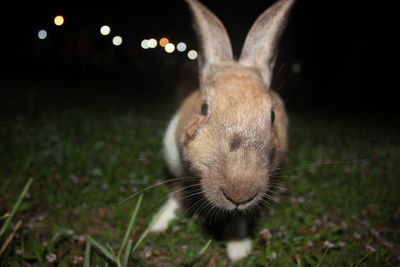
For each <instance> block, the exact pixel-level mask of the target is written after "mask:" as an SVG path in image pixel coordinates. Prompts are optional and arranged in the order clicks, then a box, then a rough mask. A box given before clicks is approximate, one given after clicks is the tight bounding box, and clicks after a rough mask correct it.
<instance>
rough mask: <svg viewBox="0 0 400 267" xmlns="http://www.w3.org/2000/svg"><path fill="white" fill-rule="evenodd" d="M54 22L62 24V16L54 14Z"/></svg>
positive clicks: (58, 24)
mask: <svg viewBox="0 0 400 267" xmlns="http://www.w3.org/2000/svg"><path fill="white" fill-rule="evenodd" d="M54 24H56V25H57V26H61V25H63V24H64V17H63V16H60V15H58V16H56V17H55V18H54Z"/></svg>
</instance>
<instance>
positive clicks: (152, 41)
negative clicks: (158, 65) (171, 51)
mask: <svg viewBox="0 0 400 267" xmlns="http://www.w3.org/2000/svg"><path fill="white" fill-rule="evenodd" d="M147 44H148V46H149V48H155V47H156V46H157V40H156V39H154V38H151V39H149V41H148V42H147Z"/></svg>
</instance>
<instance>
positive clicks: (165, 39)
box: [159, 37, 169, 47]
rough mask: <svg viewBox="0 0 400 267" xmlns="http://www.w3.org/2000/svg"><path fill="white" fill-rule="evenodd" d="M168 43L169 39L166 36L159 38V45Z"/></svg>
mask: <svg viewBox="0 0 400 267" xmlns="http://www.w3.org/2000/svg"><path fill="white" fill-rule="evenodd" d="M168 43H169V40H168V38H167V37H163V38H161V39H160V42H159V44H160V46H161V47H165V46H166V45H167V44H168Z"/></svg>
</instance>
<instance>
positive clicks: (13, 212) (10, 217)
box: [0, 178, 33, 236]
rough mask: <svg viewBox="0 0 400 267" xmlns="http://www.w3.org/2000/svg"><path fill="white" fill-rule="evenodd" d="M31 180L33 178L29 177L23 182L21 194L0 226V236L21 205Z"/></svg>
mask: <svg viewBox="0 0 400 267" xmlns="http://www.w3.org/2000/svg"><path fill="white" fill-rule="evenodd" d="M32 182H33V178H30V179H29V180H28V182H27V183H26V184H25V187H24V189H23V190H22V192H21V194H20V195H19V197H18V199H17V202H16V203H15V204H14V207H13V208H12V210H11V212H10V215H9V216H8V217H7V219H6V221H5V222H4V224H3V226H2V227H1V230H0V236H2V235H3V234H4V232H5V231H6V230H7V227H8V226H9V224H10V222H11V219H12V218H13V217H14V215H15V213H16V212H17V210H18V208H19V206H20V205H21V202H22V200H23V199H24V196H25V194H26V192H28V190H29V187H30V186H31V184H32Z"/></svg>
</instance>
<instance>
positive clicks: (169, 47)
mask: <svg viewBox="0 0 400 267" xmlns="http://www.w3.org/2000/svg"><path fill="white" fill-rule="evenodd" d="M164 49H165V52H167V53H172V52H174V51H175V45H174V44H173V43H168V44H166V45H165V47H164Z"/></svg>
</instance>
